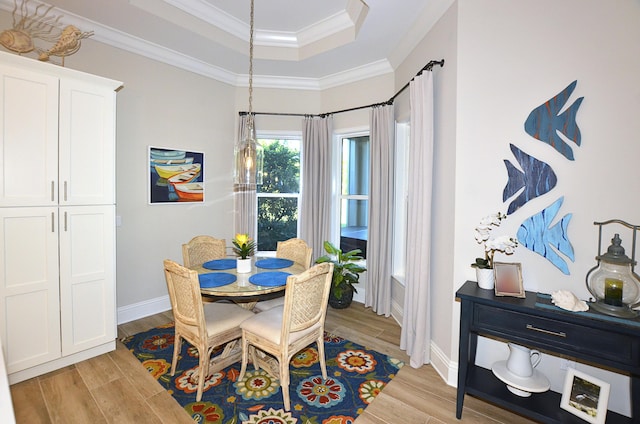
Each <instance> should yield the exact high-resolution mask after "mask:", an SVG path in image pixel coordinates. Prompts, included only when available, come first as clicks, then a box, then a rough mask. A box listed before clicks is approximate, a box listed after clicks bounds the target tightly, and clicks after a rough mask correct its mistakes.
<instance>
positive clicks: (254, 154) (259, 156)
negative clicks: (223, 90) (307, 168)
mask: <svg viewBox="0 0 640 424" xmlns="http://www.w3.org/2000/svg"><path fill="white" fill-rule="evenodd" d="M253 16H254V0H251V16H250V18H251V19H250V28H249V30H250V31H249V114H248V116H247V119H246V123H245V127H244V135H243V136H242V138H241V139H240V140H238V142H237V143H236V146H235V147H234V158H235V168H234V178H233V179H234V183H235V184H242V185H248V186H250V187H255V186H256V185H260V184H262V172H263V165H264V149H263V148H262V146H261V145H260V143H258V142H257V140H256V133H255V122H254V115H253V33H254V29H253V26H254V25H253Z"/></svg>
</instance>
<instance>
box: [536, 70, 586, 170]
mask: <svg viewBox="0 0 640 424" xmlns="http://www.w3.org/2000/svg"><path fill="white" fill-rule="evenodd" d="M576 83H577V81H574V82H572V83H571V84H569V85H568V86H567V88H565V89H564V90H562V91H561V92H560V93H559V94H558V95H557V96H555V97H553V98H551V99H549V100H548V101H546V102H545V103H544V104H542V105H540V106H538V107H537V108H535V109H534V110H533V111H532V112H531V113H530V114H529V117H528V118H527V120H526V121H525V123H524V130H525V131H526V132H527V134H529V135H530V136H531V137H534V138H537V139H538V140H540V141H544V142H545V143H547V144H549V145H551V146H553V148H554V149H556V150H557V151H558V152H560V153H561V154H562V155H563V156H564V157H566V158H567V159H569V160H573V150H572V149H571V146H569V145H568V144H567V143H566V142H565V141H564V140H563V139H562V138H561V137H560V135H558V132H559V133H561V134H563V135H564V136H565V137H567V138H568V139H569V140H571V141H573V142H574V143H576V144H577V145H578V146H579V145H580V129H579V128H578V124H577V123H576V113H577V112H578V108H579V107H580V104H581V103H582V100H583V99H584V97H580V98H578V99H577V100H576V101H575V102H573V104H572V105H571V106H569V107H568V108H567V109H566V110H565V111H564V112H562V113H560V111H561V110H562V108H564V105H565V104H566V103H567V100H568V99H569V96H571V93H573V90H574V89H575V88H576Z"/></svg>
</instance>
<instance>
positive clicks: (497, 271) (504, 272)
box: [493, 262, 526, 297]
mask: <svg viewBox="0 0 640 424" xmlns="http://www.w3.org/2000/svg"><path fill="white" fill-rule="evenodd" d="M493 274H494V277H495V281H496V284H495V291H496V296H512V297H525V296H526V295H525V293H524V287H523V286H522V265H520V264H519V263H506V262H494V263H493Z"/></svg>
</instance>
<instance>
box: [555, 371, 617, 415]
mask: <svg viewBox="0 0 640 424" xmlns="http://www.w3.org/2000/svg"><path fill="white" fill-rule="evenodd" d="M610 387H611V386H610V385H609V383H607V382H604V381H602V380H599V379H597V378H595V377H592V376H590V375H587V374H585V373H583V372H580V371H577V370H576V369H574V368H569V369H567V376H566V378H565V381H564V389H563V390H562V400H561V401H560V407H561V408H562V409H564V410H565V411H568V412H570V413H572V414H573V415H575V416H576V417H580V418H582V419H583V420H585V421H586V422H588V423H592V424H604V423H605V420H606V418H607V404H608V402H609V390H610Z"/></svg>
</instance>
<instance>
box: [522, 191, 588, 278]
mask: <svg viewBox="0 0 640 424" xmlns="http://www.w3.org/2000/svg"><path fill="white" fill-rule="evenodd" d="M563 202H564V196H563V197H560V198H559V199H558V200H556V201H555V202H554V203H553V204H552V205H551V206H549V207H547V208H545V209H543V210H542V211H540V212H539V213H537V214H536V215H533V216H531V217H530V218H528V219H526V220H525V221H524V222H523V223H522V224H520V228H519V229H518V232H517V234H516V236H517V237H518V241H519V242H520V243H521V244H522V245H523V246H525V247H526V248H527V249H529V250H531V251H533V252H536V253H537V254H539V255H541V256H543V257H545V258H546V259H547V260H548V261H550V262H551V263H552V264H553V265H555V266H556V267H557V268H558V269H559V270H560V271H562V272H563V273H564V274H566V275H569V267H568V265H567V262H566V261H565V260H564V259H562V257H560V255H559V254H558V253H556V251H558V252H560V253H562V254H563V255H564V256H566V257H567V258H568V259H570V260H571V262H573V261H574V260H575V257H574V252H573V246H572V245H571V242H570V241H569V235H568V233H567V227H568V226H569V222H570V221H571V217H572V216H573V214H570V213H569V214H566V215H565V216H563V217H562V219H560V221H559V222H557V223H556V224H555V225H551V223H552V222H553V220H554V219H555V218H556V215H557V214H558V211H559V210H560V207H561V206H562V203H563Z"/></svg>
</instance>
